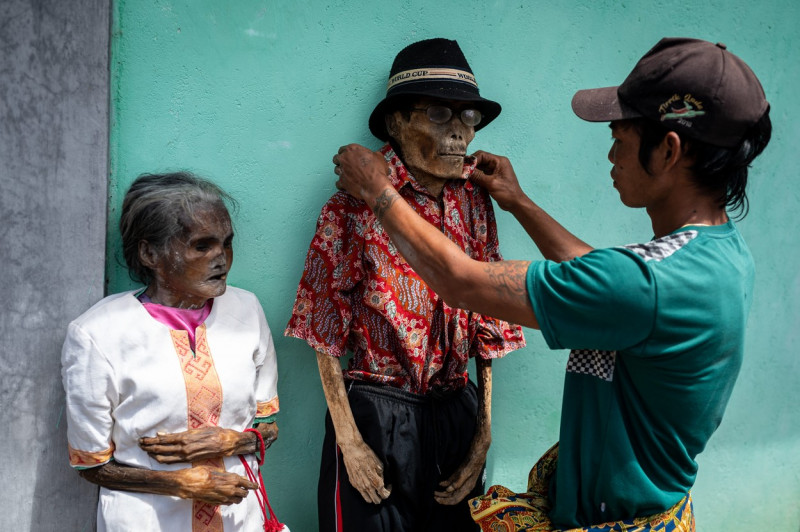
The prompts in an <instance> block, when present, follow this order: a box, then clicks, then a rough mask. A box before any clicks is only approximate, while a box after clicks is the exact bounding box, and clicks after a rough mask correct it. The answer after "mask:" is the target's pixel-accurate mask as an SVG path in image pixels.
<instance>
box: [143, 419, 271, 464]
mask: <svg viewBox="0 0 800 532" xmlns="http://www.w3.org/2000/svg"><path fill="white" fill-rule="evenodd" d="M246 437H247V438H253V436H252V435H249V434H248V435H244V434H243V433H241V432H238V431H235V430H231V429H223V428H220V427H203V428H199V429H191V430H187V431H184V432H175V433H172V434H165V433H159V434H158V435H157V436H155V437H153V438H140V439H139V447H141V448H142V450H143V451H145V452H146V453H147V454H149V455H150V456H152V457H153V458H154V459H155V460H156V461H157V462H160V463H162V464H175V463H179V462H194V461H196V460H205V459H207V458H214V457H217V456H232V455H234V454H238V453H237V450H238V449H239V447H240V445H241V444H242V440H243V439H244V438H246ZM265 443H266V439H265Z"/></svg>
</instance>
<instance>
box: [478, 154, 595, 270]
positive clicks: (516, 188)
mask: <svg viewBox="0 0 800 532" xmlns="http://www.w3.org/2000/svg"><path fill="white" fill-rule="evenodd" d="M473 157H475V172H473V174H472V177H470V181H472V182H473V183H476V184H478V185H480V186H481V187H483V188H484V189H486V191H487V192H488V193H489V195H490V196H492V199H494V200H495V201H496V202H497V205H498V206H499V207H500V208H501V209H503V210H504V211H508V212H510V213H511V214H513V215H514V218H516V219H517V221H518V222H519V223H520V225H522V227H523V228H525V231H527V233H528V235H529V236H530V237H531V239H532V240H533V242H534V243H535V244H536V247H538V248H539V251H541V252H542V255H543V256H544V258H546V259H548V260H553V261H556V262H562V261H567V260H572V259H574V258H575V257H580V256H581V255H584V254H586V253H589V252H590V251H591V250H592V249H593V248H592V246H590V245H589V244H587V243H586V242H584V241H583V240H581V239H579V238H578V237H576V236H575V235H573V234H572V233H570V232H569V231H567V230H566V229H565V228H564V227H563V226H562V225H561V224H560V223H558V222H557V221H556V220H555V219H554V218H553V217H552V216H550V215H549V214H547V213H546V212H545V211H544V210H543V209H542V208H541V207H539V206H538V205H537V204H536V203H534V201H533V200H532V199H531V198H530V197H529V196H528V195H527V194H525V192H523V191H522V187H521V186H520V185H519V181H518V180H517V175H516V173H515V172H514V168H513V167H512V166H511V162H510V161H509V160H508V159H507V158H506V157H501V156H499V155H493V154H491V153H487V152H485V151H477V152H475V153H474V155H473Z"/></svg>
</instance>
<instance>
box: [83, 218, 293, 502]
mask: <svg viewBox="0 0 800 532" xmlns="http://www.w3.org/2000/svg"><path fill="white" fill-rule="evenodd" d="M139 258H140V260H141V261H142V264H144V265H145V266H147V267H148V268H150V269H151V270H152V271H153V273H154V281H153V282H152V283H151V284H150V285H149V286H148V287H147V295H148V296H149V297H150V299H151V300H152V301H153V302H155V303H159V304H161V305H166V306H171V307H177V308H200V307H202V306H203V305H204V304H205V303H206V301H207V300H208V299H210V298H213V297H218V296H221V295H222V294H224V293H225V289H226V288H227V284H226V283H227V275H228V271H229V270H230V267H231V262H232V261H233V228H232V225H231V220H230V216H229V215H228V211H227V209H226V208H225V207H224V206H222V205H221V204H210V205H205V206H202V207H200V208H198V210H197V212H196V215H195V220H194V223H192V224H190V226H189V227H188V230H187V232H186V234H185V235H183V238H180V239H177V240H176V241H174V242H172V245H171V246H170V247H169V249H168V250H166V251H165V252H161V251H160V250H158V249H155V248H154V247H153V246H150V244H149V243H148V242H146V241H143V242H140V243H139ZM256 430H258V431H259V432H260V433H261V435H262V437H263V439H264V446H265V448H269V446H270V445H272V443H273V442H274V441H275V440H276V439H277V437H278V426H277V424H276V423H259V424H258V425H257V426H256ZM139 446H140V447H141V448H142V449H143V450H144V451H146V452H147V453H148V454H149V455H150V456H152V457H153V458H154V459H155V460H156V461H158V462H160V463H162V464H178V463H185V464H190V463H192V462H197V461H201V460H206V459H209V458H217V457H224V456H234V455H240V454H255V453H257V452H258V446H259V442H258V438H257V436H256V435H255V434H252V433H250V432H238V431H235V430H232V429H226V428H222V427H202V428H198V429H191V430H187V431H183V432H178V433H173V434H168V433H159V434H155V435H153V436H151V437H145V438H141V439H140V440H139ZM80 475H81V476H82V477H83V478H85V479H86V480H88V481H90V482H93V483H95V484H98V485H100V486H103V487H106V488H108V489H118V490H125V491H135V492H140V493H155V494H158V495H169V496H176V497H181V498H184V499H193V500H198V501H203V502H206V503H210V504H238V503H240V502H242V500H243V499H244V498H245V497H247V493H248V491H249V490H253V489H257V488H258V486H257V485H256V484H255V483H253V482H250V481H249V480H248V479H246V478H244V477H242V476H239V475H236V474H234V473H228V472H226V471H217V470H215V469H213V468H211V467H208V466H203V465H199V466H196V467H187V468H185V469H179V470H175V471H154V470H149V469H140V468H134V467H129V466H126V465H123V464H119V463H117V462H108V463H106V464H103V465H101V466H98V467H94V468H90V469H85V470H82V471H80Z"/></svg>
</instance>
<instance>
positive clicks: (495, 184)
mask: <svg viewBox="0 0 800 532" xmlns="http://www.w3.org/2000/svg"><path fill="white" fill-rule="evenodd" d="M472 156H473V157H475V171H474V172H473V173H472V177H470V181H472V182H474V183H475V184H476V185H479V186H481V187H483V188H485V189H486V191H487V192H488V193H489V195H490V196H491V197H492V198H493V199H494V200H495V201H496V202H497V205H498V206H499V207H500V208H501V209H503V210H504V211H511V210H513V207H514V205H515V203H517V202H519V200H520V199H521V198H523V197H525V193H524V192H523V191H522V188H521V187H520V186H519V181H518V180H517V174H515V173H514V168H513V167H512V166H511V162H510V161H509V160H508V159H507V158H506V157H501V156H499V155H493V154H491V153H487V152H485V151H476V152H475V153H474V154H473V155H472Z"/></svg>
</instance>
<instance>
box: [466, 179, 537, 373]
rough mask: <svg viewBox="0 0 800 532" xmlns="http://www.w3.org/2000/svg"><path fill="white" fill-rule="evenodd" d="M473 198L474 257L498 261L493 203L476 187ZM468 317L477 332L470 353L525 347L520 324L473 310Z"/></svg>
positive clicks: (485, 354) (496, 352) (497, 355)
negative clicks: (478, 244)
mask: <svg viewBox="0 0 800 532" xmlns="http://www.w3.org/2000/svg"><path fill="white" fill-rule="evenodd" d="M474 197H475V199H474V207H473V209H472V210H473V213H472V219H473V224H474V229H473V234H474V235H475V236H476V240H477V241H478V242H481V243H482V244H483V245H480V246H474V248H475V252H474V253H473V254H474V255H475V256H473V258H475V259H476V260H482V261H485V262H496V261H501V260H503V256H502V255H501V254H500V242H499V240H498V237H497V222H496V220H495V217H494V209H493V207H492V202H491V200H490V199H489V196H488V194H487V193H486V191H485V190H483V189H480V188H478V187H476V190H475V196H474ZM471 319H472V320H474V321H475V322H476V323H475V326H476V334H475V337H474V340H473V342H472V345H471V346H470V356H473V357H480V358H483V359H490V358H500V357H503V356H505V355H507V354H508V353H510V352H511V351H515V350H517V349H522V348H523V347H525V336H524V335H523V334H522V327H520V326H519V325H515V324H513V323H508V322H507V321H503V320H498V319H495V318H492V317H489V316H484V315H482V314H477V313H473V314H472V316H471Z"/></svg>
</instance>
